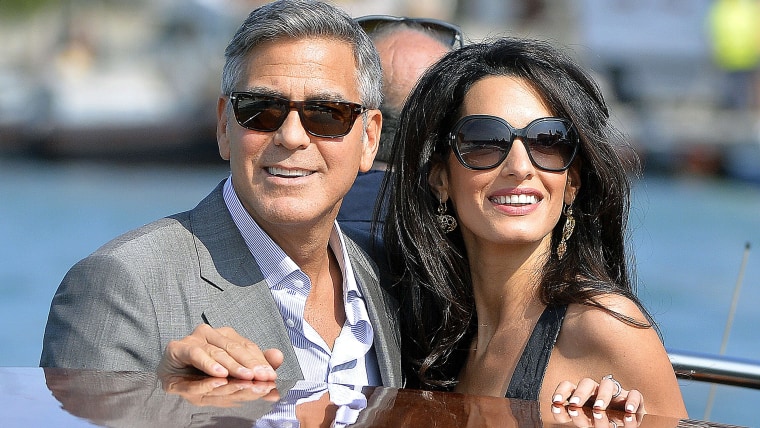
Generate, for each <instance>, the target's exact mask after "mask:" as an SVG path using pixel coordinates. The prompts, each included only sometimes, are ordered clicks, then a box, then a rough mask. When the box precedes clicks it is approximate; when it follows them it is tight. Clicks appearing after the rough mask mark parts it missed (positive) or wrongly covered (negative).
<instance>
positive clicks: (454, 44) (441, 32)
mask: <svg viewBox="0 0 760 428" xmlns="http://www.w3.org/2000/svg"><path fill="white" fill-rule="evenodd" d="M355 21H356V22H357V23H358V24H359V25H360V26H361V27H362V28H363V29H364V31H365V32H366V33H367V34H370V35H371V34H372V33H374V32H377V31H380V30H381V29H382V28H383V27H386V26H391V25H398V24H407V25H410V26H412V27H415V26H418V27H422V28H425V29H426V30H429V31H431V32H433V33H435V34H436V35H437V38H438V39H440V40H441V42H443V43H445V44H446V45H447V46H449V47H451V48H454V49H458V48H461V47H462V46H463V45H464V36H463V35H462V29H461V28H459V26H457V25H454V24H450V23H448V22H446V21H441V20H438V19H432V18H407V17H399V16H390V15H367V16H362V17H359V18H356V19H355Z"/></svg>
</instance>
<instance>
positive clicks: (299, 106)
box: [230, 92, 367, 138]
mask: <svg viewBox="0 0 760 428" xmlns="http://www.w3.org/2000/svg"><path fill="white" fill-rule="evenodd" d="M230 101H231V102H232V109H233V111H234V112H235V119H236V120H237V122H238V123H239V124H240V126H242V127H243V128H247V129H250V130H253V131H263V132H272V131H276V130H278V129H279V128H280V126H282V124H283V122H285V118H287V117H288V114H289V113H290V111H291V110H296V111H298V117H299V118H300V119H301V125H302V126H303V129H305V130H306V132H308V133H309V134H311V135H314V136H316V137H325V138H337V137H342V136H344V135H346V134H348V133H349V132H351V128H352V127H353V126H354V122H355V121H356V118H357V117H358V116H359V115H360V114H362V113H364V112H365V111H366V110H367V108H365V107H364V106H362V105H360V104H356V103H349V102H344V101H322V100H308V101H291V100H288V99H285V98H280V97H275V96H271V95H259V94H255V93H252V92H233V93H231V94H230Z"/></svg>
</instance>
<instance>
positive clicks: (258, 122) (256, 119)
mask: <svg viewBox="0 0 760 428" xmlns="http://www.w3.org/2000/svg"><path fill="white" fill-rule="evenodd" d="M287 114H288V106H287V103H286V102H285V101H284V100H280V99H277V98H273V97H257V96H243V95H241V96H239V97H238V98H237V103H236V108H235V117H236V118H237V121H238V123H240V125H241V126H243V127H245V128H248V129H253V130H255V131H274V130H276V129H277V128H279V127H280V125H282V122H283V121H285V117H286V116H287Z"/></svg>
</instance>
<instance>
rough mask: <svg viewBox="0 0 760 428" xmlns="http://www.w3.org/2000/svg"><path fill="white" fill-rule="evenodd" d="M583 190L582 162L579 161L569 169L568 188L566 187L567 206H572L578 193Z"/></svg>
mask: <svg viewBox="0 0 760 428" xmlns="http://www.w3.org/2000/svg"><path fill="white" fill-rule="evenodd" d="M580 190H581V162H580V160H579V159H577V160H576V161H575V162H573V164H572V165H570V168H568V169H567V186H565V205H570V204H572V203H573V201H575V198H576V197H577V196H578V192H580Z"/></svg>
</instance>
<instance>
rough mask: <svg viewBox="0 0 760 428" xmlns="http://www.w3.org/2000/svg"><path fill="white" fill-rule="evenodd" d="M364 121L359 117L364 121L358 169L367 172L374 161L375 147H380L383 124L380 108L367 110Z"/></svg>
mask: <svg viewBox="0 0 760 428" xmlns="http://www.w3.org/2000/svg"><path fill="white" fill-rule="evenodd" d="M365 114H366V115H367V119H366V121H365V120H364V119H361V120H362V122H363V123H366V127H365V128H364V132H363V133H362V140H363V141H362V143H363V144H364V148H363V150H362V158H361V163H360V164H359V171H361V172H367V171H369V170H370V168H372V163H373V162H374V161H375V155H376V154H377V149H378V147H380V131H381V130H382V126H383V115H382V113H380V110H367V112H366V113H365Z"/></svg>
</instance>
